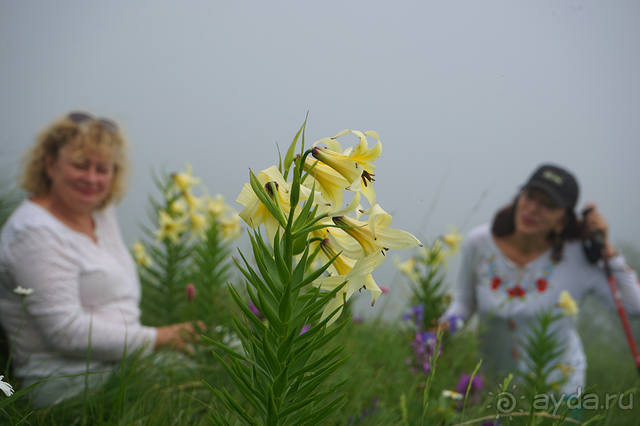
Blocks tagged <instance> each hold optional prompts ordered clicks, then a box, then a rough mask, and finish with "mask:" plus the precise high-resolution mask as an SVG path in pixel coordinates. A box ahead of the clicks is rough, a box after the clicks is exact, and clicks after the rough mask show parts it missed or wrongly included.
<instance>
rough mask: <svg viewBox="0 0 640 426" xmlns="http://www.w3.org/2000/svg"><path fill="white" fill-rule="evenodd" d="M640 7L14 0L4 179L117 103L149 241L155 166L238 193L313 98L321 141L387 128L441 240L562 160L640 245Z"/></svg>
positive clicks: (394, 278) (392, 161)
mask: <svg viewBox="0 0 640 426" xmlns="http://www.w3.org/2000/svg"><path fill="white" fill-rule="evenodd" d="M639 18H640V3H638V2H636V1H634V0H616V1H610V2H602V1H596V0H582V1H581V0H562V1H558V0H541V1H536V2H526V3H525V2H512V1H508V0H502V1H497V0H485V1H482V2H461V1H402V2H371V1H364V0H354V1H348V2H345V1H332V0H330V1H323V2H306V1H270V2H240V1H235V2H231V1H196V0H193V1H188V2H180V3H178V2H173V1H150V0H147V1H137V2H128V1H124V0H120V1H110V2H81V1H68V0H64V1H57V2H48V1H30V2H17V1H4V2H2V3H1V4H0V58H1V62H0V77H1V78H0V99H1V100H0V129H2V131H1V132H0V158H1V159H0V168H1V170H2V171H1V174H0V179H1V180H2V183H3V184H4V185H5V186H6V185H8V186H11V185H12V184H13V182H15V178H16V175H17V173H18V171H19V160H20V157H21V156H22V154H23V153H24V152H25V151H26V149H27V148H28V147H29V145H30V144H31V143H32V141H33V140H34V138H35V136H36V134H37V133H38V132H39V131H40V130H41V129H42V128H43V127H44V126H45V125H46V124H48V123H49V122H51V121H52V120H54V119H56V118H58V117H59V116H62V115H64V114H66V113H67V112H69V111H70V110H86V111H90V112H92V113H94V114H97V115H99V116H104V117H110V118H113V119H114V120H116V121H117V122H118V123H119V124H120V126H121V127H122V128H123V129H124V131H125V132H126V134H127V136H128V139H129V141H130V145H131V161H132V164H133V170H132V174H131V180H130V188H129V192H128V194H127V197H126V198H125V200H124V201H123V202H122V203H121V204H120V206H119V212H118V213H119V217H120V220H121V225H122V229H123V233H124V236H125V239H126V241H127V243H132V242H133V241H134V240H135V239H136V237H137V236H138V235H140V233H141V230H140V224H141V223H143V222H146V220H147V218H146V209H147V197H148V196H149V195H150V194H151V193H153V191H154V190H155V188H154V185H153V181H152V171H163V170H164V171H168V172H171V171H174V170H178V169H183V168H184V166H185V163H187V162H189V163H190V164H191V165H192V166H193V170H194V174H195V175H197V176H199V177H201V178H202V180H203V182H204V183H205V184H206V185H207V186H208V188H209V190H210V192H211V193H212V194H216V193H221V194H223V195H224V197H225V199H226V200H227V201H229V202H233V201H234V200H235V198H236V196H237V194H238V193H239V191H240V189H241V187H242V185H243V183H244V182H246V181H248V171H249V168H251V169H253V170H255V171H259V170H262V169H265V168H267V167H269V166H271V165H272V164H274V163H277V149H276V144H277V145H279V146H280V148H281V150H283V149H286V147H287V146H288V144H289V142H290V141H291V139H292V137H293V136H294V134H295V132H296V131H297V129H298V127H299V126H300V124H301V123H302V121H303V120H304V118H305V114H306V113H307V112H309V125H308V128H307V139H308V141H309V142H312V141H314V140H316V139H319V138H321V137H325V136H332V135H334V134H335V133H337V132H338V131H340V130H342V129H345V128H351V129H359V130H368V129H374V130H377V131H378V132H379V134H380V136H381V137H382V142H383V154H382V156H381V157H380V159H379V160H378V161H377V169H376V183H375V185H376V191H377V194H378V200H379V202H380V204H381V205H382V207H383V208H384V209H385V210H387V211H388V212H389V213H391V214H393V215H394V223H393V225H392V226H394V227H398V228H402V229H406V230H408V231H410V232H412V233H414V234H416V235H417V236H419V237H420V238H422V239H424V240H432V239H433V238H435V237H437V236H438V235H440V234H442V233H445V232H446V231H447V230H448V228H447V227H448V225H456V226H457V227H458V228H459V229H460V230H461V232H462V233H463V234H464V233H466V232H468V231H469V230H470V229H471V228H472V227H473V226H475V225H478V224H480V223H483V222H487V221H489V220H490V219H491V217H492V215H493V213H494V212H495V210H496V209H497V208H498V207H500V206H502V205H503V204H505V203H507V202H508V201H510V199H511V198H512V197H513V195H514V194H515V193H516V191H517V189H518V187H519V186H520V185H521V184H522V183H523V182H524V180H525V179H526V178H527V176H528V175H529V174H530V173H531V171H532V170H533V169H534V168H535V167H536V166H537V165H539V164H540V163H542V162H554V163H558V164H561V165H563V166H565V167H567V168H569V169H570V170H572V171H573V172H574V173H575V174H576V175H577V177H578V179H579V181H580V183H581V186H582V192H581V196H580V201H579V203H580V205H582V204H584V203H585V202H586V201H595V202H597V203H598V205H599V206H600V208H601V210H602V211H603V212H604V214H605V216H606V218H607V219H608V220H609V222H610V224H611V233H612V238H613V240H614V241H616V242H618V243H619V244H621V245H623V246H626V247H629V248H628V249H627V250H629V251H630V252H633V248H634V247H638V241H639V240H640V227H638V226H637V216H638V212H639V211H640V198H639V197H638V183H639V182H640V170H639V169H638V167H637V166H638V158H640V144H639V143H638V141H639V138H640V120H639V119H638V113H639V111H640V84H639V83H640V26H638V25H637V23H638V20H639ZM351 141H352V142H355V140H351ZM343 145H344V143H343ZM240 207H241V206H238V205H236V208H237V209H238V210H240ZM239 245H240V247H241V248H246V247H247V239H241V240H240V242H239ZM409 254H410V253H402V252H395V253H391V254H390V257H391V259H388V260H387V262H386V263H385V265H384V266H383V267H382V268H381V269H379V270H377V271H376V274H375V276H376V280H377V282H378V283H379V284H380V285H387V286H389V287H391V292H390V294H389V296H387V299H386V300H385V301H384V303H381V304H379V305H376V307H374V308H373V309H371V308H369V307H368V301H369V298H368V295H367V296H366V297H360V298H359V299H360V300H359V301H358V305H357V306H356V311H357V312H358V313H359V314H362V315H380V314H381V313H382V309H383V308H382V307H380V305H383V307H384V305H386V309H385V310H384V312H385V316H386V315H391V316H393V317H397V315H398V314H399V312H400V311H401V310H402V307H403V306H404V304H405V303H406V296H407V293H406V291H405V290H404V289H403V286H402V284H401V283H402V279H401V278H400V276H399V274H398V273H397V272H396V271H395V268H394V266H393V262H392V260H393V259H394V258H396V257H397V258H399V259H404V258H406V257H408V256H409ZM632 256H633V255H632ZM636 256H637V251H636ZM456 268H457V263H456V261H455V260H454V262H452V264H451V270H452V274H451V275H450V278H451V279H450V281H454V279H455V270H456Z"/></svg>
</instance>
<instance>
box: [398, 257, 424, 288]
mask: <svg viewBox="0 0 640 426" xmlns="http://www.w3.org/2000/svg"><path fill="white" fill-rule="evenodd" d="M394 264H395V265H396V268H397V269H398V271H400V272H402V273H403V274H404V275H406V276H407V277H409V279H410V280H411V281H413V282H415V283H417V282H419V281H420V275H419V274H418V273H417V272H416V258H415V257H410V258H409V259H407V260H405V261H404V262H401V261H399V260H398V259H394Z"/></svg>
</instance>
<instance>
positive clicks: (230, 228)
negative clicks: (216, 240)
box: [220, 213, 242, 241]
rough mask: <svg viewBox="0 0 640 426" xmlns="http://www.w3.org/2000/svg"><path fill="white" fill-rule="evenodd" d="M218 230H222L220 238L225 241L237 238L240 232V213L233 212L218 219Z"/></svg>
mask: <svg viewBox="0 0 640 426" xmlns="http://www.w3.org/2000/svg"><path fill="white" fill-rule="evenodd" d="M220 230H221V231H222V239H223V240H225V241H229V240H233V239H235V238H237V237H238V236H239V235H240V233H241V232H242V226H241V225H240V215H238V214H237V213H234V214H233V215H232V216H231V217H230V218H224V219H220Z"/></svg>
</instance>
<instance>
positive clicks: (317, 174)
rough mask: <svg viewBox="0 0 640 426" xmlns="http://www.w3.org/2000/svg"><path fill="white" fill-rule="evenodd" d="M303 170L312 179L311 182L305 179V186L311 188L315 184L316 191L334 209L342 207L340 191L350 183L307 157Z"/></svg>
mask: <svg viewBox="0 0 640 426" xmlns="http://www.w3.org/2000/svg"><path fill="white" fill-rule="evenodd" d="M303 168H304V170H305V171H307V172H308V173H309V175H310V176H311V177H312V178H313V180H311V179H309V178H307V179H306V180H305V182H304V184H305V186H307V187H308V188H311V187H312V186H313V182H315V183H316V185H315V187H316V189H318V190H319V191H320V193H321V194H322V195H323V197H324V199H325V200H327V201H328V202H330V203H331V205H332V206H333V208H334V209H337V208H340V207H342V191H343V190H344V189H345V188H347V187H348V186H349V183H350V182H348V181H347V180H346V179H345V178H344V177H343V176H342V175H341V174H340V173H338V172H337V171H335V170H334V169H332V168H331V167H329V166H328V165H326V164H324V163H323V162H321V161H317V160H313V159H311V158H309V157H307V158H305V161H304V165H303Z"/></svg>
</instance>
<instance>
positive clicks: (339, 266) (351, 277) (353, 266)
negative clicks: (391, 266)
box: [314, 240, 384, 324]
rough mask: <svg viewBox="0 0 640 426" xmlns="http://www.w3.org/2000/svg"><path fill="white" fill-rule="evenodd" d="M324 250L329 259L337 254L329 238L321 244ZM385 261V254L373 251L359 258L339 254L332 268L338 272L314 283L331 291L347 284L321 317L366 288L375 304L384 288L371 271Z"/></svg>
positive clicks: (332, 319) (338, 314) (333, 319)
mask: <svg viewBox="0 0 640 426" xmlns="http://www.w3.org/2000/svg"><path fill="white" fill-rule="evenodd" d="M320 246H321V248H322V252H323V254H324V256H325V257H326V258H327V259H331V258H333V256H335V255H336V251H335V249H334V248H333V247H331V243H330V242H329V240H324V241H323V242H322V243H321V244H320ZM383 261H384V256H383V255H382V254H381V253H373V254H372V255H370V256H367V257H364V258H362V259H359V260H357V261H356V260H353V259H349V258H347V257H346V256H344V255H339V256H338V257H337V258H336V259H335V260H334V261H333V263H332V264H331V267H332V270H333V271H335V272H336V274H334V275H330V276H328V277H320V278H318V279H317V280H316V281H315V282H314V284H315V285H317V286H318V287H320V288H321V289H323V290H327V291H331V290H333V289H334V288H336V287H337V286H339V285H340V284H342V283H343V282H345V281H346V282H347V284H346V285H345V286H344V287H343V288H342V290H340V291H339V292H338V293H337V294H336V295H335V296H334V297H333V299H331V301H329V303H328V304H327V306H325V309H324V312H323V314H322V317H321V319H324V318H326V317H327V316H328V315H329V314H330V313H331V312H333V311H334V310H336V309H338V308H340V309H342V305H343V303H344V301H347V300H349V298H350V297H351V296H352V295H353V293H355V292H356V291H357V290H360V289H366V290H369V292H371V306H373V305H374V304H375V302H376V300H377V298H378V297H379V296H380V295H381V294H382V290H380V287H378V284H376V282H375V280H374V279H373V276H372V275H371V273H372V272H373V270H374V269H376V268H377V267H378V266H380V264H381V263H382V262H383ZM339 316H340V312H338V313H337V314H336V315H335V316H334V317H333V318H331V320H330V321H329V324H331V323H333V322H334V321H335V320H336V319H337V318H338V317H339Z"/></svg>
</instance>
